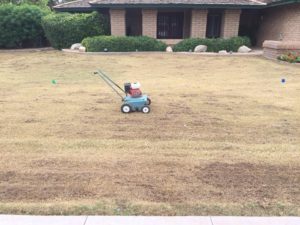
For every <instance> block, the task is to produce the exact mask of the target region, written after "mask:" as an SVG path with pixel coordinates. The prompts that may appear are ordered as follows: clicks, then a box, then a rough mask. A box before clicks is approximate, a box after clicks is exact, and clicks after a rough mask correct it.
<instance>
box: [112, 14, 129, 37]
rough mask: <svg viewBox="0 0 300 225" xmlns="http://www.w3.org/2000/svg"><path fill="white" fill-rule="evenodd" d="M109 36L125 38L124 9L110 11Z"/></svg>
mask: <svg viewBox="0 0 300 225" xmlns="http://www.w3.org/2000/svg"><path fill="white" fill-rule="evenodd" d="M109 14H110V29H111V35H114V36H126V22H125V9H110V10H109Z"/></svg>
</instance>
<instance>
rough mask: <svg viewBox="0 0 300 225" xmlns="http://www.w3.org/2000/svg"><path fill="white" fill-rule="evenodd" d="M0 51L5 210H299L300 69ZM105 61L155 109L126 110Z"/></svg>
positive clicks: (0, 196)
mask: <svg viewBox="0 0 300 225" xmlns="http://www.w3.org/2000/svg"><path fill="white" fill-rule="evenodd" d="M0 61H1V68H0V82H1V91H0V115H1V116H0V212H1V213H21V214H104V215H107V214H110V215H111V214H114V215H280V216H282V215H297V216H299V215H300V212H299V202H300V199H299V198H300V193H299V190H300V189H299V183H300V182H299V174H300V163H299V160H300V150H299V145H300V137H299V133H300V104H299V96H300V89H299V85H300V77H299V68H298V67H295V66H290V65H289V64H279V63H276V62H273V61H268V60H265V59H263V58H260V57H242V58H240V57H235V56H229V57H217V58H215V57H208V56H199V55H172V54H171V55H169V54H160V53H148V54H141V53H140V54H130V55H124V54H122V55H90V54H89V55H85V54H84V55H82V54H80V55H79V54H78V55H77V54H76V55H71V54H67V53H63V52H58V51H48V52H45V51H43V52H34V51H32V52H25V51H20V52H11V51H7V52H0ZM96 68H100V69H102V70H103V71H105V72H107V73H108V74H110V75H111V77H112V78H113V79H114V80H116V81H117V82H118V83H119V84H122V83H123V82H126V81H140V82H141V84H142V90H143V91H144V92H147V93H149V94H150V97H151V99H152V105H151V110H152V111H151V113H150V114H148V115H145V114H142V113H136V114H129V115H124V114H121V113H120V109H119V106H120V104H121V101H120V99H119V98H118V97H117V96H116V95H115V94H114V93H113V92H112V91H111V90H110V89H109V88H108V87H107V86H106V85H105V84H103V82H102V81H101V80H99V78H97V77H96V76H94V75H93V71H94V70H95V69H96ZM282 78H284V79H285V80H286V82H285V83H281V80H282ZM53 80H56V82H52V81H53Z"/></svg>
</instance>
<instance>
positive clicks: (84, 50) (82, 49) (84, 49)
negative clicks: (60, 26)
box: [78, 46, 86, 52]
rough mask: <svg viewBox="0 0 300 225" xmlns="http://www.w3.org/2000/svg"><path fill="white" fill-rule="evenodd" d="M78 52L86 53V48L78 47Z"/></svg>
mask: <svg viewBox="0 0 300 225" xmlns="http://www.w3.org/2000/svg"><path fill="white" fill-rule="evenodd" d="M78 50H79V51H80V52H86V48H85V47H83V46H81V47H79V49H78Z"/></svg>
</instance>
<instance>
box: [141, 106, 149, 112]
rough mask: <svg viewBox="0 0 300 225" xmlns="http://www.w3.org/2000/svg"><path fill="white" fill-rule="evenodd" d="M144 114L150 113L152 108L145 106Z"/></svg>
mask: <svg viewBox="0 0 300 225" xmlns="http://www.w3.org/2000/svg"><path fill="white" fill-rule="evenodd" d="M142 112H143V113H149V112H150V107H149V106H146V105H145V106H143V108H142Z"/></svg>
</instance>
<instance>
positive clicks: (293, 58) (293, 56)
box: [278, 52, 300, 63]
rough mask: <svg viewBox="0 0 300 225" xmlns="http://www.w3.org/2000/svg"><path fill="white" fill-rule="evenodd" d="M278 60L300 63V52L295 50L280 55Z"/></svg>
mask: <svg viewBox="0 0 300 225" xmlns="http://www.w3.org/2000/svg"><path fill="white" fill-rule="evenodd" d="M278 60H280V61H285V62H289V63H300V54H299V53H295V52H289V53H287V54H282V55H280V56H278Z"/></svg>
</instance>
